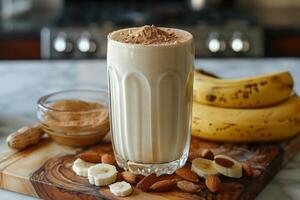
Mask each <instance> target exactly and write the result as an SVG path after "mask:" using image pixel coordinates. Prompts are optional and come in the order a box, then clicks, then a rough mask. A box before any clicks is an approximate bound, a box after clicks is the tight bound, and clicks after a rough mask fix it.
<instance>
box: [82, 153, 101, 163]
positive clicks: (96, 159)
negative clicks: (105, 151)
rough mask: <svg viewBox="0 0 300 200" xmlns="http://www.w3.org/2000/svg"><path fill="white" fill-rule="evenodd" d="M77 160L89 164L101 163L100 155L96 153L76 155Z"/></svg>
mask: <svg viewBox="0 0 300 200" xmlns="http://www.w3.org/2000/svg"><path fill="white" fill-rule="evenodd" d="M78 158H80V159H82V160H84V161H86V162H90V163H100V162H101V154H99V153H97V152H83V153H80V154H79V155H78Z"/></svg>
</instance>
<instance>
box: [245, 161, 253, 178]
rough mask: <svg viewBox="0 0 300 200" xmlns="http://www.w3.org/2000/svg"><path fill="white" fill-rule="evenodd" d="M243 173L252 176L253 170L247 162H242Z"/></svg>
mask: <svg viewBox="0 0 300 200" xmlns="http://www.w3.org/2000/svg"><path fill="white" fill-rule="evenodd" d="M242 169H243V175H244V176H253V170H252V168H251V167H250V166H249V165H248V164H247V163H242Z"/></svg>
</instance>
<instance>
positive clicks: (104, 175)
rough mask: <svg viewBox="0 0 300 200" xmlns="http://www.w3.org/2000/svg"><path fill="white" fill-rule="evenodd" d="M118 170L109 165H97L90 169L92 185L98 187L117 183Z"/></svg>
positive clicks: (89, 177) (89, 176) (89, 175)
mask: <svg viewBox="0 0 300 200" xmlns="http://www.w3.org/2000/svg"><path fill="white" fill-rule="evenodd" d="M116 178H117V169H116V167H115V166H113V165H109V164H104V163H101V164H96V165H94V166H92V167H90V168H89V169H88V179H89V182H90V184H92V185H96V186H103V185H109V184H111V183H113V182H115V181H116Z"/></svg>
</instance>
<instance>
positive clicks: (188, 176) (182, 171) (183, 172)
mask: <svg viewBox="0 0 300 200" xmlns="http://www.w3.org/2000/svg"><path fill="white" fill-rule="evenodd" d="M175 173H176V174H177V175H178V176H180V177H181V178H183V179H185V180H188V181H191V182H199V178H198V175H197V174H196V173H195V172H192V171H191V170H190V169H188V168H187V167H182V168H179V169H177V170H176V172H175Z"/></svg>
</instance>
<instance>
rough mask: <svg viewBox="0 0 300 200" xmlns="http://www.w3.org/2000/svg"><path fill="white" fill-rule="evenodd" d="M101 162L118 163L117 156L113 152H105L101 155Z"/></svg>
mask: <svg viewBox="0 0 300 200" xmlns="http://www.w3.org/2000/svg"><path fill="white" fill-rule="evenodd" d="M101 162H102V163H106V164H110V165H116V164H117V162H116V160H115V157H114V156H113V155H112V154H108V153H106V154H103V155H102V156H101Z"/></svg>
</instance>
